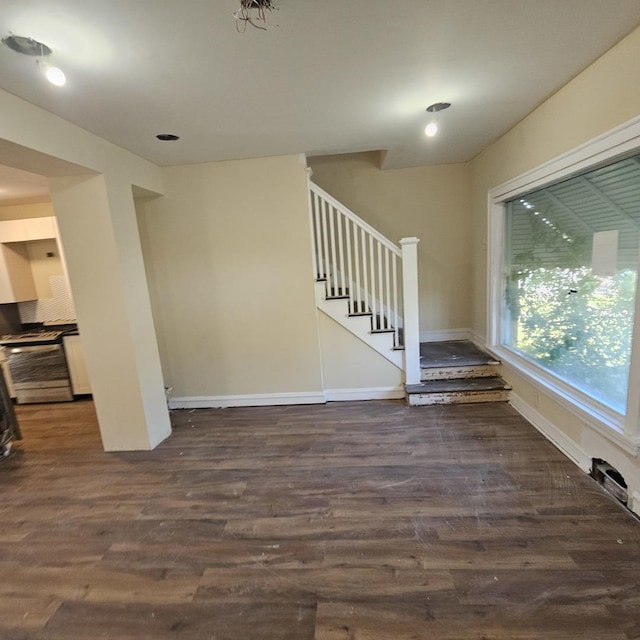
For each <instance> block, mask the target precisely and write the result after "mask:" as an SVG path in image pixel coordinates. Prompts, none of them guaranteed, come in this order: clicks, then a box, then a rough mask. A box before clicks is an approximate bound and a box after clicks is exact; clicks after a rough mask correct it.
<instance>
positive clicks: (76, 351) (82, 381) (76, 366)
mask: <svg viewBox="0 0 640 640" xmlns="http://www.w3.org/2000/svg"><path fill="white" fill-rule="evenodd" d="M64 352H65V355H66V357H67V365H68V366H69V376H70V378H71V389H72V391H73V395H82V394H86V393H91V384H90V383H89V374H88V372H87V365H86V364H85V359H84V349H83V347H82V342H81V341H80V336H65V337H64Z"/></svg>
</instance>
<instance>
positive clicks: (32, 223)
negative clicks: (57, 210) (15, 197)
mask: <svg viewBox="0 0 640 640" xmlns="http://www.w3.org/2000/svg"><path fill="white" fill-rule="evenodd" d="M23 222H24V223H25V231H26V234H27V241H29V240H47V239H49V238H55V237H56V235H57V234H56V220H55V218H54V217H53V216H49V217H46V218H27V219H26V220H24V221H23Z"/></svg>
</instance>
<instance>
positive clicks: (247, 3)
mask: <svg viewBox="0 0 640 640" xmlns="http://www.w3.org/2000/svg"><path fill="white" fill-rule="evenodd" d="M239 2H240V8H239V9H238V10H237V11H236V12H235V13H234V14H233V17H234V18H235V19H236V29H237V30H238V31H239V32H240V33H244V32H245V31H246V30H247V25H248V24H250V25H251V26H252V27H255V28H256V29H262V31H266V30H267V29H268V28H269V27H272V26H273V25H270V24H269V23H268V22H267V11H273V10H274V8H275V7H274V6H273V0H239Z"/></svg>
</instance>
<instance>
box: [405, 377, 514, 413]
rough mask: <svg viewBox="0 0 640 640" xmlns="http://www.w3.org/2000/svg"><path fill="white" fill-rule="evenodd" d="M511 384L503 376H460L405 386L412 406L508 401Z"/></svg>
mask: <svg viewBox="0 0 640 640" xmlns="http://www.w3.org/2000/svg"><path fill="white" fill-rule="evenodd" d="M510 389H511V386H510V385H509V384H507V383H506V382H505V381H504V380H503V379H502V378H499V377H497V376H496V377H492V378H458V379H453V380H429V381H426V382H422V383H421V384H408V385H406V386H405V390H406V392H407V400H408V402H409V404H410V405H411V406H420V405H431V404H470V403H474V402H506V401H507V400H508V399H509V390H510Z"/></svg>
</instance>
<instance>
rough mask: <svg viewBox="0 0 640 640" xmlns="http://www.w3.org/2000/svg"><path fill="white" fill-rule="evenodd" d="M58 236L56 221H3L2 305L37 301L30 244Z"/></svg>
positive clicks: (0, 248)
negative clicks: (27, 243) (30, 257)
mask: <svg viewBox="0 0 640 640" xmlns="http://www.w3.org/2000/svg"><path fill="white" fill-rule="evenodd" d="M55 237H56V223H55V218H54V217H53V216H51V217H44V218H25V219H23V220H0V304H5V303H9V302H25V301H26V300H35V299H37V297H38V295H37V288H36V284H35V280H34V277H33V272H32V270H31V265H30V260H29V252H28V249H27V245H26V244H25V243H26V242H30V241H32V240H47V239H51V238H55Z"/></svg>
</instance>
